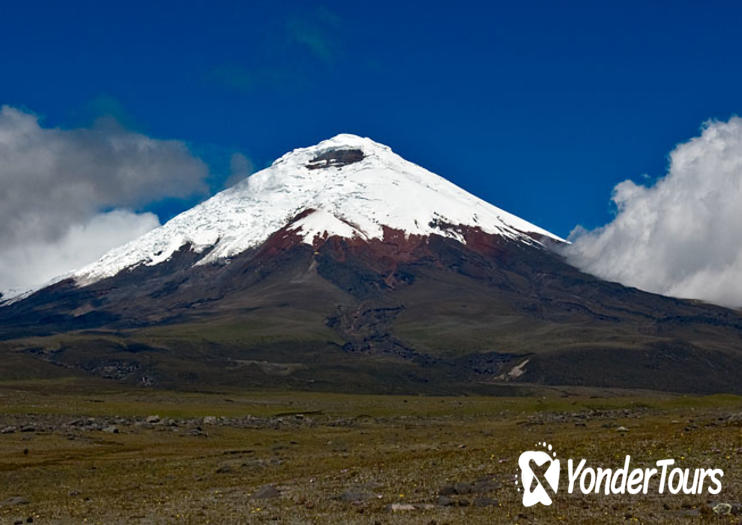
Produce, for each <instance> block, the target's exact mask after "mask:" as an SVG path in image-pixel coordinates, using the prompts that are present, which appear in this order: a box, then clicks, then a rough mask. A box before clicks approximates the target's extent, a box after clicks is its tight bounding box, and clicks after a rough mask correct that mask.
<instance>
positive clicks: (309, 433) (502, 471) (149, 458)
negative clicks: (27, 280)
mask: <svg viewBox="0 0 742 525" xmlns="http://www.w3.org/2000/svg"><path fill="white" fill-rule="evenodd" d="M54 389H56V390H57V391H56V392H53V390H54ZM0 401H2V408H3V410H2V413H1V414H0V520H1V521H2V522H3V523H82V522H87V523H170V522H184V523H258V522H275V521H278V522H285V523H426V524H428V523H493V522H494V523H536V522H538V523H543V522H567V523H594V522H596V521H602V522H607V523H618V522H645V523H656V522H660V523H661V522H667V523H676V522H691V523H693V522H707V521H710V522H718V523H738V522H740V521H742V504H741V503H742V400H740V399H739V398H735V397H713V398H687V397H663V398H651V399H646V398H643V399H641V400H639V399H637V398H635V397H601V398H595V397H590V396H585V395H570V396H568V397H562V398H548V397H547V398H519V399H516V398H479V397H466V398H439V397H417V396H415V397H404V396H362V395H358V396H353V395H343V396H338V395H332V394H301V393H286V394H282V393H263V394H255V393H252V394H250V393H234V392H230V393H228V394H224V393H217V394H214V393H211V394H193V393H189V394H180V393H175V392H156V391H155V392H147V391H143V390H132V391H117V392H101V391H98V392H96V393H94V394H91V393H90V392H79V391H76V390H75V391H70V390H69V389H68V388H66V387H64V386H60V385H52V388H51V390H50V389H49V388H43V389H41V388H38V387H36V386H28V385H12V386H8V385H5V386H0ZM541 440H547V441H548V442H549V443H552V444H553V445H554V447H555V450H557V451H558V452H559V455H560V456H561V457H563V458H567V457H575V458H579V457H586V458H589V459H590V461H591V462H592V463H593V464H595V465H616V464H618V465H620V463H621V460H622V459H623V457H624V456H625V455H626V454H630V455H631V456H632V458H634V460H635V461H636V462H637V463H636V464H637V466H645V465H650V464H652V463H653V462H654V461H656V460H657V459H661V458H665V457H673V458H675V459H676V460H677V461H678V463H679V464H682V466H684V467H686V466H687V467H689V468H695V467H705V468H711V467H714V468H723V469H724V471H725V476H724V478H723V484H724V489H723V491H722V493H721V494H719V495H718V496H709V495H708V494H704V495H702V496H682V495H679V496H671V495H667V494H665V495H658V494H651V493H650V494H649V495H647V496H603V495H602V494H601V495H589V496H584V495H570V494H566V493H562V492H560V493H559V494H557V496H556V497H555V502H554V504H553V505H552V506H551V507H541V506H537V507H532V508H524V507H523V506H522V504H521V501H520V493H519V492H518V490H517V487H516V485H515V483H514V482H515V475H516V473H517V471H518V467H517V459H518V455H519V454H520V452H521V451H523V450H524V449H527V448H531V447H532V446H533V445H534V443H536V442H538V441H541Z"/></svg>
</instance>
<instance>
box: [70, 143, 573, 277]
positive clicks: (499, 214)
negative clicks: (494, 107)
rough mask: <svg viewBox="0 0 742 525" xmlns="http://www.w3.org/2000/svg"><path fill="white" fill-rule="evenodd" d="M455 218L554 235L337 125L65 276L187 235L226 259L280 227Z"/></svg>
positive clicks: (150, 252)
mask: <svg viewBox="0 0 742 525" xmlns="http://www.w3.org/2000/svg"><path fill="white" fill-rule="evenodd" d="M297 217H299V218H298V219H296V218H297ZM292 219H296V220H294V222H292ZM462 226H464V227H472V228H478V229H480V230H481V231H483V232H485V233H489V234H497V235H501V236H505V237H507V238H510V239H517V240H522V241H523V242H527V243H538V242H539V241H538V240H537V239H539V238H541V239H543V238H547V239H552V240H555V241H561V240H562V239H560V238H559V237H557V236H556V235H553V234H551V233H549V232H548V231H546V230H544V229H542V228H539V227H538V226H535V225H533V224H531V223H529V222H527V221H524V220H522V219H520V218H518V217H516V216H514V215H512V214H510V213H508V212H506V211H503V210H501V209H499V208H497V207H495V206H493V205H491V204H489V203H487V202H485V201H483V200H481V199H479V198H477V197H475V196H473V195H471V194H470V193H468V192H466V191H464V190H462V189H461V188H459V187H458V186H456V185H454V184H452V183H451V182H449V181H447V180H446V179H444V178H442V177H440V176H438V175H436V174H434V173H431V172H430V171H428V170H426V169H424V168H421V167H420V166H417V165H416V164H413V163H411V162H408V161H406V160H404V159H403V158H402V157H400V156H399V155H396V154H395V153H393V152H392V150H391V149H390V148H389V147H387V146H384V145H382V144H378V143H376V142H374V141H373V140H371V139H368V138H362V137H358V136H356V135H349V134H342V135H337V136H335V137H333V138H331V139H329V140H325V141H322V142H320V143H319V144H317V145H315V146H311V147H308V148H301V149H296V150H294V151H292V152H290V153H287V154H286V155H284V156H283V157H281V158H279V159H278V160H276V161H275V162H274V163H273V164H272V165H271V166H270V167H269V168H267V169H264V170H262V171H260V172H257V173H255V174H253V175H251V176H250V177H248V178H247V179H245V180H243V181H241V182H240V183H238V184H236V185H235V186H233V187H231V188H229V189H226V190H224V191H222V192H221V193H218V194H216V195H214V196H213V197H211V198H210V199H208V200H207V201H205V202H203V203H201V204H199V205H197V206H195V207H194V208H192V209H190V210H188V211H186V212H184V213H181V214H180V215H178V216H176V217H174V218H173V219H172V220H170V221H169V222H167V223H166V224H165V225H163V226H161V227H159V228H156V229H155V230H152V231H151V232H149V233H147V234H145V235H144V236H142V237H140V238H139V239H136V240H135V241H132V242H130V243H128V244H126V245H124V246H121V247H119V248H116V249H114V250H112V251H110V252H108V253H107V254H106V255H104V256H103V257H102V258H101V259H100V260H98V261H97V262H95V263H93V264H91V265H89V266H87V267H85V268H82V269H81V270H79V271H77V272H75V273H74V274H73V277H74V279H75V280H76V281H77V282H78V284H83V285H85V284H90V283H92V282H95V281H98V280H100V279H103V278H106V277H111V276H113V275H116V274H117V273H118V272H120V271H121V270H123V269H125V268H130V267H132V266H138V265H142V264H143V265H156V264H159V263H161V262H164V261H166V260H168V259H169V258H170V257H171V256H172V255H173V253H175V252H176V251H178V250H179V249H180V248H181V247H183V246H184V245H186V244H190V245H191V247H192V249H193V250H195V251H196V252H197V253H203V254H204V255H203V257H201V258H200V259H199V260H198V262H197V263H196V264H205V263H211V262H218V261H225V260H228V259H229V258H230V257H233V256H235V255H237V254H239V253H242V252H244V251H245V250H247V249H249V248H253V247H256V246H259V245H260V244H261V243H263V242H264V241H265V240H266V239H268V237H269V236H270V235H271V234H273V233H274V232H276V231H278V230H280V229H281V228H286V227H287V228H288V229H289V230H292V231H294V232H296V233H297V234H298V235H299V236H300V237H301V239H302V240H303V242H306V243H308V244H313V243H316V242H317V241H318V240H320V239H323V238H327V237H332V236H339V237H344V238H358V239H365V240H370V239H383V237H384V231H385V228H384V227H386V228H389V229H393V230H399V231H402V232H404V234H405V235H419V236H426V235H431V234H438V235H442V236H445V237H452V238H455V239H457V240H459V241H461V242H465V240H464V238H463V237H462V236H461V234H460V233H459V231H458V229H459V228H460V227H462Z"/></svg>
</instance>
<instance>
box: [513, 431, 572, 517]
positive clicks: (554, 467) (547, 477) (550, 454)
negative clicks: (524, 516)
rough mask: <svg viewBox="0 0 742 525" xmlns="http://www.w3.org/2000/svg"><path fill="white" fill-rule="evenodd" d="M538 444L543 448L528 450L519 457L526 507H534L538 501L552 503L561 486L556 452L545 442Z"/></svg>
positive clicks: (559, 467) (544, 503)
mask: <svg viewBox="0 0 742 525" xmlns="http://www.w3.org/2000/svg"><path fill="white" fill-rule="evenodd" d="M536 446H537V447H540V448H542V450H527V451H525V452H523V453H522V454H521V455H520V457H519V458H518V467H519V468H520V484H521V486H522V489H523V506H524V507H532V506H533V505H536V504H537V503H541V504H542V505H551V503H552V497H554V495H555V494H556V492H557V490H558V488H559V471H560V469H561V466H560V464H559V460H558V459H557V458H556V452H554V451H553V450H552V446H551V445H549V444H548V443H545V442H539V443H536ZM515 483H516V484H517V483H518V481H517V480H516V482H515ZM518 490H521V489H520V488H518Z"/></svg>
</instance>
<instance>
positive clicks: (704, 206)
mask: <svg viewBox="0 0 742 525" xmlns="http://www.w3.org/2000/svg"><path fill="white" fill-rule="evenodd" d="M612 198H613V201H614V202H615V203H616V206H617V208H618V212H617V214H616V217H615V219H614V220H613V221H612V222H611V223H609V224H607V225H606V226H604V227H602V228H599V229H597V230H594V231H591V232H587V231H585V230H583V229H581V228H579V227H578V228H576V229H575V231H574V232H573V233H572V235H571V236H570V240H572V241H573V244H572V245H571V246H570V247H569V248H568V249H567V250H566V255H567V258H568V259H569V261H570V262H572V264H574V265H576V266H578V267H580V268H582V269H583V270H585V271H587V272H589V273H592V274H595V275H597V276H599V277H602V278H604V279H610V280H614V281H618V282H621V283H623V284H626V285H630V286H635V287H637V288H641V289H644V290H648V291H652V292H656V293H661V294H665V295H672V296H676V297H685V298H696V299H703V300H706V301H709V302H714V303H718V304H722V305H726V306H735V307H736V306H741V305H742V119H741V118H739V117H733V118H732V119H730V120H729V121H728V122H717V121H712V122H708V123H707V124H705V125H704V127H703V130H702V133H701V136H700V137H696V138H694V139H692V140H690V141H689V142H686V143H684V144H680V145H679V146H677V147H676V148H675V150H673V152H672V153H671V154H670V167H669V170H668V173H667V174H666V175H665V177H663V178H662V179H660V180H658V181H657V182H656V183H655V184H654V185H653V186H651V187H646V186H640V185H637V184H635V183H634V182H632V181H630V180H626V181H624V182H622V183H620V184H618V185H617V186H616V187H615V188H614V191H613V197H612Z"/></svg>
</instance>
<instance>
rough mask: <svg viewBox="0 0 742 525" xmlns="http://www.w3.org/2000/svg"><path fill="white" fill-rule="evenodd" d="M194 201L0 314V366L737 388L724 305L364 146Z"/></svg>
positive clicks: (222, 380)
mask: <svg viewBox="0 0 742 525" xmlns="http://www.w3.org/2000/svg"><path fill="white" fill-rule="evenodd" d="M349 141H350V143H349ZM366 141H368V142H366ZM297 152H298V153H297ZM373 155H378V156H379V157H380V159H381V160H379V158H371V157H372V156H373ZM364 163H365V164H364ZM384 163H390V164H391V166H392V168H388V166H387V167H384V166H385V164H384ZM380 165H381V167H379V166H380ZM399 170H401V172H400V171H399ZM405 170H407V171H405ZM415 177H418V178H415ZM392 182H397V183H398V185H394V184H391V183H392ZM306 184H310V186H311V185H312V184H314V185H315V186H311V187H314V188H315V191H307V190H306V187H305V185H306ZM251 185H252V186H251ZM390 188H393V189H395V190H396V191H391V192H390ZM361 189H362V190H363V191H360V190H361ZM248 190H249V191H248ZM355 190H359V191H355ZM245 192H247V195H248V196H249V198H246V196H245ZM430 195H432V197H430ZM348 196H349V197H348ZM340 197H348V199H345V200H343V199H340V200H338V199H339V198H340ZM441 201H443V202H444V203H445V204H444V205H440V202H441ZM225 202H226V203H228V204H229V205H230V206H227V207H226V208H225V207H223V206H222V205H223V204H225ZM250 202H257V203H258V206H257V208H251V207H248V206H247V203H250ZM451 202H453V203H454V204H453V205H451V204H450V203H451ZM409 203H412V205H410V204H409ZM233 206H236V207H237V208H236V209H237V211H238V212H239V213H237V212H235V213H232V212H234V209H233ZM248 208H250V209H248ZM194 209H195V210H196V212H194V211H193V210H194ZM194 209H192V210H189V211H188V212H185V213H184V214H182V215H181V216H179V217H181V218H180V219H178V218H177V217H176V218H175V219H173V220H172V221H170V222H168V223H167V224H165V225H164V226H162V227H161V228H159V229H158V230H153V232H150V234H146V235H145V236H144V237H143V239H145V241H146V242H145V243H144V247H145V248H146V249H138V247H141V239H140V240H139V243H140V244H139V245H138V244H137V241H135V242H134V244H133V245H127V247H124V248H122V249H119V250H114V251H113V252H111V253H109V255H108V256H106V257H104V258H103V259H102V260H101V261H103V262H102V266H99V267H97V270H96V271H95V272H92V273H91V271H90V268H88V269H87V270H85V271H82V272H78V273H77V274H76V276H72V277H68V278H66V279H62V280H60V281H59V282H57V283H55V284H54V285H52V286H49V287H45V288H43V289H41V290H39V291H37V292H35V293H33V294H30V295H29V296H27V297H25V298H22V299H21V300H18V301H16V302H12V303H11V304H6V306H4V307H0V356H3V357H4V360H3V359H0V377H6V376H13V377H17V376H18V375H19V374H21V375H23V374H30V375H32V376H33V375H34V374H47V375H48V374H62V375H65V374H83V375H95V376H102V377H107V378H110V379H112V380H116V381H123V382H127V383H135V384H140V385H144V386H160V387H167V388H186V389H188V388H202V387H204V386H205V385H210V386H239V387H240V388H298V389H309V390H342V391H368V392H397V393H403V392H404V393H428V394H440V393H468V392H472V393H474V392H477V393H503V392H508V393H512V392H513V387H514V385H522V386H523V385H525V386H526V387H527V386H528V385H534V384H540V385H577V386H588V387H601V388H628V389H657V390H668V391H677V392H697V393H698V392H703V393H711V392H736V393H742V385H740V382H739V381H738V377H737V376H738V374H737V373H736V372H735V370H739V369H740V367H742V316H740V314H739V312H735V311H732V310H728V309H725V308H722V307H717V306H714V305H708V304H703V303H699V302H694V301H684V300H681V299H674V298H669V297H662V296H658V295H655V294H650V293H646V292H642V291H640V290H637V289H634V288H627V287H624V286H622V285H620V284H618V283H610V282H606V281H602V280H600V279H598V278H596V277H593V276H590V275H587V274H585V273H583V272H581V271H580V270H578V269H576V268H574V267H572V266H571V265H569V264H568V263H567V262H566V261H565V260H564V259H563V258H562V257H561V256H560V255H559V254H558V253H557V252H555V251H554V250H551V249H550V248H551V247H552V246H559V245H561V243H563V241H562V240H561V239H559V238H558V237H556V236H553V235H551V234H548V232H545V230H542V229H541V228H538V227H536V226H534V225H531V224H530V223H527V222H526V221H522V220H521V219H519V218H517V217H515V216H512V215H510V214H507V212H504V211H503V210H500V209H499V208H496V207H495V206H492V205H489V204H487V203H484V202H483V201H481V200H480V199H477V198H476V197H473V196H471V195H469V194H468V193H466V192H465V191H464V190H461V189H460V188H457V187H456V186H454V185H453V184H451V183H449V182H447V181H445V179H442V178H440V177H438V176H437V175H434V174H431V173H430V172H428V171H427V170H424V169H423V168H420V167H418V166H415V165H414V164H412V163H408V162H407V161H404V159H401V158H400V157H398V156H396V155H395V154H393V153H391V150H389V149H388V148H386V147H384V146H381V145H378V144H376V143H373V142H372V141H369V139H361V138H359V137H354V138H349V137H348V136H340V138H338V139H337V140H335V141H333V140H331V141H330V142H323V143H320V145H318V146H315V147H311V148H303V149H300V150H295V151H294V152H291V153H289V154H287V155H285V156H283V157H282V158H281V159H279V160H277V161H276V162H275V163H274V165H273V166H272V167H271V168H268V169H267V170H263V171H262V172H259V173H257V174H255V175H253V176H251V177H250V178H248V179H247V180H246V181H243V182H242V183H240V184H238V185H237V186H236V187H234V188H230V189H229V190H226V191H225V192H222V193H220V194H218V195H216V196H215V197H213V198H212V199H211V200H209V201H206V202H205V203H203V204H202V205H199V206H197V207H196V208H194ZM256 209H258V210H259V211H260V212H261V213H263V212H264V214H265V215H264V216H263V215H260V214H257V212H256V211H255V210H256ZM219 210H227V212H226V213H225V217H221V218H220V217H216V218H215V217H214V216H213V214H210V213H211V212H213V213H217V212H218V211H219ZM359 210H360V211H359ZM439 210H440V211H439ZM194 217H195V219H194ZM246 217H247V218H248V219H249V220H248V221H247V222H246V223H243V222H241V221H242V220H243V219H245V218H246ZM382 218H383V219H384V220H383V221H382V220H381V219H382ZM186 219H187V220H186ZM475 219H476V220H475ZM485 219H489V220H485ZM215 220H216V221H217V223H219V228H222V230H219V228H216V229H215V228H213V225H214V222H213V221H215ZM219 220H221V221H222V222H219ZM415 221H417V222H415ZM194 224H195V225H196V226H198V227H204V228H206V229H205V230H203V231H202V230H200V229H199V228H198V227H197V228H195V229H192V228H191V227H192V226H193V225H194ZM233 224H237V226H233ZM256 224H257V225H261V227H263V229H262V230H261V229H258V230H259V231H258V234H255V232H252V233H250V232H251V231H252V230H251V228H252V226H254V225H256ZM251 225H252V226H251ZM189 228H191V229H189ZM245 231H248V233H250V234H251V235H253V236H252V237H247V238H246V237H244V236H243V233H244V232H245ZM163 232H164V234H165V235H163ZM172 232H174V235H172V236H170V235H167V234H169V233H172ZM193 232H196V234H194V233H193ZM204 232H206V233H204ZM201 233H203V235H201V236H199V234H201ZM148 236H149V237H148ZM158 239H159V241H158ZM245 239H247V241H249V242H246V241H245ZM256 239H257V240H256ZM158 242H159V244H158ZM131 246H134V248H137V249H134V250H133V251H132V249H131ZM127 250H128V251H127ZM122 254H123V256H122ZM127 254H133V255H132V256H131V257H129V258H127ZM112 261H113V262H114V263H115V264H113V263H112ZM132 261H133V262H132ZM96 264H99V265H100V264H101V263H100V261H99V263H96ZM93 268H94V269H95V268H96V267H95V265H93ZM86 272H87V273H86ZM96 272H97V273H96ZM86 276H87V280H85V277H86ZM5 363H7V364H5ZM18 363H22V366H20V365H18Z"/></svg>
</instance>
